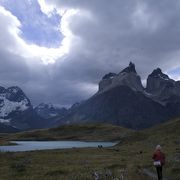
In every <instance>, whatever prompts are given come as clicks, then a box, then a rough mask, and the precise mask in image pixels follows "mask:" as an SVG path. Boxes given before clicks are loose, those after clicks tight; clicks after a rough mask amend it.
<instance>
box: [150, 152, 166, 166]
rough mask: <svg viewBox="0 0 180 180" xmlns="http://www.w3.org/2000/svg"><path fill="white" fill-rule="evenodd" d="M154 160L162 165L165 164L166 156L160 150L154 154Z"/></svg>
mask: <svg viewBox="0 0 180 180" xmlns="http://www.w3.org/2000/svg"><path fill="white" fill-rule="evenodd" d="M152 159H154V161H161V164H162V165H164V164H165V154H164V153H163V152H161V151H160V150H156V151H155V152H154V154H153V157H152Z"/></svg>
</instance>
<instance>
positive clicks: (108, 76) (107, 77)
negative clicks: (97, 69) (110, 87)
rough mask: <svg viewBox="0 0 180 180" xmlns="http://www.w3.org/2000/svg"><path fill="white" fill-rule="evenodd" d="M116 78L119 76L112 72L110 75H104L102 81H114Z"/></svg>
mask: <svg viewBox="0 0 180 180" xmlns="http://www.w3.org/2000/svg"><path fill="white" fill-rule="evenodd" d="M114 76H117V74H116V73H111V72H110V73H108V74H106V75H104V76H103V78H102V79H112V78H113V77H114Z"/></svg>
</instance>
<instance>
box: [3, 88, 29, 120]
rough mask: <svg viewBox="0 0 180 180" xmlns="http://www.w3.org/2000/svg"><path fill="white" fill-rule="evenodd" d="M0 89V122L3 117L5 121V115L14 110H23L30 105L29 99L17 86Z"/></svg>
mask: <svg viewBox="0 0 180 180" xmlns="http://www.w3.org/2000/svg"><path fill="white" fill-rule="evenodd" d="M0 89H1V91H0V119H1V121H0V122H3V119H4V122H7V117H8V116H9V115H10V114H11V113H12V112H14V111H25V110H27V109H28V108H29V107H30V101H29V99H28V98H27V97H26V96H25V94H24V93H23V91H22V90H21V89H20V88H19V87H10V88H8V89H5V88H3V87H1V88H0ZM9 121H10V119H9Z"/></svg>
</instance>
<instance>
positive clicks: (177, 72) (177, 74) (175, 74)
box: [168, 67, 180, 77]
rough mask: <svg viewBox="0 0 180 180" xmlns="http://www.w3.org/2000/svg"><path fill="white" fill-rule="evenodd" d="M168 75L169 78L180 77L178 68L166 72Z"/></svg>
mask: <svg viewBox="0 0 180 180" xmlns="http://www.w3.org/2000/svg"><path fill="white" fill-rule="evenodd" d="M168 74H170V75H171V76H179V77H180V67H178V68H175V69H173V70H171V71H168Z"/></svg>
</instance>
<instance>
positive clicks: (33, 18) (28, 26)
mask: <svg viewBox="0 0 180 180" xmlns="http://www.w3.org/2000/svg"><path fill="white" fill-rule="evenodd" d="M0 5H2V6H4V7H5V8H6V9H7V10H9V11H10V12H11V13H12V14H13V15H15V16H16V17H17V18H18V19H19V20H20V22H21V25H22V26H21V31H22V33H21V35H20V36H21V38H22V39H24V40H25V41H26V42H28V43H31V44H37V45H39V46H45V47H53V48H54V47H58V46H59V45H60V44H61V41H62V39H63V35H62V34H61V32H60V30H59V24H60V20H61V17H60V16H59V15H58V14H57V13H56V12H54V13H53V14H52V16H50V17H48V16H47V15H45V14H44V13H42V12H41V10H40V6H39V4H38V2H37V0H0Z"/></svg>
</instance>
